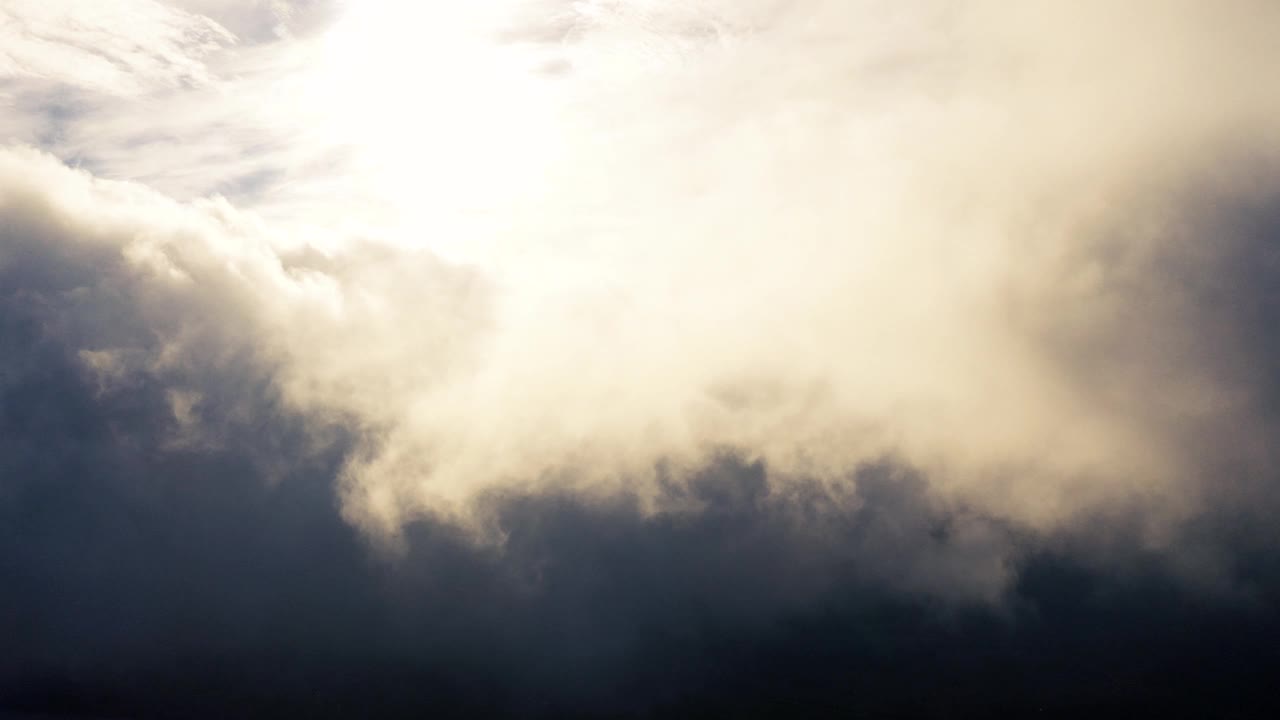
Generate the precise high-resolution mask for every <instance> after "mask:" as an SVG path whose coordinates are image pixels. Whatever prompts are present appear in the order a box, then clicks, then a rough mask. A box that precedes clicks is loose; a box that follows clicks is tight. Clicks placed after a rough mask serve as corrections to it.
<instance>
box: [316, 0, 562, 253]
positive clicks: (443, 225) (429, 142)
mask: <svg viewBox="0 0 1280 720" xmlns="http://www.w3.org/2000/svg"><path fill="white" fill-rule="evenodd" d="M504 5H505V6H509V5H510V3H509V2H493V1H490V2H468V3H458V4H456V6H455V9H454V10H453V11H452V14H451V15H450V17H448V19H447V21H442V20H441V10H440V8H439V7H438V6H437V5H436V4H435V3H422V4H419V3H411V2H401V1H398V0H361V1H360V2H350V3H348V4H347V5H346V6H345V8H344V10H343V16H342V18H341V19H340V20H339V21H338V22H337V23H335V25H334V27H333V29H332V30H330V31H329V32H328V33H327V35H326V36H325V37H324V38H323V39H322V45H321V53H320V57H319V59H318V61H317V62H316V67H315V68H314V72H313V73H312V76H311V79H310V81H309V87H310V91H309V93H308V94H309V95H311V96H312V98H313V99H314V100H315V101H316V102H317V103H318V110H319V115H320V117H321V118H323V120H322V122H323V123H324V124H325V125H326V126H327V130H328V132H330V133H333V134H334V136H335V138H336V139H337V141H338V143H339V144H340V145H342V146H344V147H348V148H351V149H352V151H353V152H354V154H355V159H356V162H357V163H358V165H359V167H360V168H361V173H362V175H363V181H364V182H365V183H366V184H367V190H368V191H369V192H370V193H371V195H372V196H373V198H374V199H375V202H376V203H377V204H378V205H380V206H381V207H382V208H383V217H382V218H380V221H381V224H383V227H382V228H381V229H382V230H389V231H391V232H388V233H387V234H388V235H389V236H394V237H396V238H399V239H400V240H399V241H400V242H405V243H408V244H412V245H426V246H429V247H431V248H432V249H433V250H434V251H436V252H439V253H441V254H443V255H445V256H446V257H450V258H452V259H455V260H468V261H481V260H483V258H484V256H485V254H486V253H487V252H488V251H489V250H490V249H489V248H486V247H483V246H482V243H481V242H480V240H479V238H483V237H492V236H493V232H494V230H495V229H497V228H495V223H498V222H499V218H500V217H501V215H502V213H501V212H499V210H500V209H503V208H506V209H509V208H510V204H511V203H512V202H515V198H517V197H518V195H519V192H518V190H519V189H520V188H525V187H528V183H529V182H530V181H531V180H532V179H534V178H536V177H537V176H538V174H539V172H540V169H541V168H544V167H545V164H546V163H547V161H548V158H549V154H548V153H549V152H550V150H551V148H552V147H553V146H554V145H555V143H556V141H555V132H554V128H555V127H556V124H555V123H554V122H552V115H553V113H554V112H555V95H556V92H557V89H556V87H555V79H554V78H548V77H546V76H544V75H541V74H539V73H537V72H536V71H535V70H536V65H535V62H536V59H535V58H533V57H532V53H531V52H530V51H529V50H528V49H527V48H523V47H521V46H519V45H513V44H510V43H503V42H500V31H501V29H502V19H503V13H502V12H501V11H502V10H503V9H504V8H503V6H504Z"/></svg>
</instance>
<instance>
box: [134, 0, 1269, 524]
mask: <svg viewBox="0 0 1280 720" xmlns="http://www.w3.org/2000/svg"><path fill="white" fill-rule="evenodd" d="M1141 4H1142V5H1143V7H1148V6H1149V8H1148V9H1150V10H1151V11H1152V12H1153V13H1154V12H1155V7H1156V4H1155V3H1154V2H1152V3H1141ZM998 5H999V4H997V3H991V2H984V1H983V0H973V1H971V2H963V3H958V4H957V3H944V2H934V1H933V0H919V1H917V2H910V3H903V4H900V5H896V6H894V7H893V8H888V7H886V6H885V5H884V4H882V3H876V2H852V3H850V2H843V1H836V0H830V1H826V0H823V1H818V2H811V3H803V4H782V3H776V2H768V1H766V0H754V1H751V2H739V3H728V2H716V1H713V0H705V1H702V2H694V3H667V2H657V1H652V2H640V1H638V0H637V1H635V2H620V1H618V2H567V1H564V2H561V1H559V0H522V1H521V2H515V1H514V0H513V1H511V2H486V3H448V4H442V3H414V2H393V1H392V0H376V1H370V2H349V3H344V4H341V5H340V6H339V7H338V10H337V11H336V13H335V15H334V17H333V19H332V22H331V23H330V24H329V25H328V26H327V27H326V28H325V29H324V31H323V32H319V33H318V34H316V35H315V36H314V37H310V38H305V39H298V40H281V41H279V42H281V43H284V45H285V47H286V51H281V55H282V56H283V57H286V58H290V60H289V61H288V62H285V61H284V60H275V61H273V62H274V63H275V64H272V63H265V64H264V65H263V67H265V68H268V69H270V68H274V67H277V66H280V67H285V66H287V68H288V72H287V73H285V72H283V71H282V73H281V76H280V77H279V78H277V77H276V76H273V75H270V73H269V72H268V70H260V71H259V72H260V74H263V75H266V76H267V77H268V80H270V82H257V81H255V80H254V78H255V77H257V76H255V75H253V74H252V73H248V72H245V71H242V70H241V69H240V67H241V66H238V65H235V64H234V63H231V64H229V65H226V66H225V67H224V66H216V67H218V68H220V69H221V70H222V75H221V78H222V79H221V80H220V82H221V83H222V84H215V85H214V88H213V90H212V91H210V92H220V93H221V97H224V98H227V97H234V96H235V93H236V92H239V91H244V92H245V93H248V94H249V95H250V97H253V98H254V99H255V100H256V101H258V102H263V103H266V104H267V105H269V106H270V107H272V108H274V109H273V110H272V112H271V113H268V115H269V116H270V120H271V123H272V127H273V128H274V129H275V130H274V132H275V133H276V135H273V136H271V138H270V142H264V143H263V146H264V147H279V148H281V149H280V150H279V151H278V153H277V157H279V158H281V159H282V164H283V167H284V169H283V170H281V171H279V172H280V174H281V179H278V180H276V181H275V184H274V185H273V186H272V192H274V193H277V194H281V195H283V196H285V197H286V198H288V200H289V202H287V203H279V204H276V205H273V204H272V202H273V198H274V197H275V196H273V195H272V192H262V193H260V195H261V197H260V198H258V201H259V202H260V203H261V204H262V207H263V208H264V209H263V210H262V212H263V213H264V215H263V217H266V218H268V220H269V222H268V223H266V224H264V225H261V226H259V225H256V224H255V222H256V221H254V220H250V219H246V218H248V217H253V216H248V215H242V214H240V213H239V212H238V211H233V210H230V209H229V208H223V209H221V210H219V211H218V212H219V213H220V214H219V217H220V218H222V219H220V220H219V221H218V222H230V223H231V225H232V226H234V227H235V228H236V230H235V233H238V235H236V237H237V238H239V239H237V240H235V242H234V243H231V245H235V243H241V242H248V243H250V244H252V243H253V242H260V243H263V247H264V248H267V249H266V250H262V253H266V254H265V255H262V254H253V253H251V254H249V255H247V256H236V259H234V260H233V261H231V262H233V264H237V265H243V264H246V263H248V264H252V263H257V262H259V261H262V258H263V257H270V256H271V253H273V252H280V253H281V256H280V260H279V261H278V262H279V267H276V268H274V269H272V268H270V267H264V268H261V269H260V270H261V272H263V273H266V274H267V275H268V276H271V277H273V278H275V280H273V284H272V285H271V286H270V288H272V289H265V288H259V287H254V288H252V289H249V290H246V292H248V293H249V294H250V295H251V296H253V297H255V298H256V300H255V301H254V302H253V303H251V304H250V305H251V307H253V308H256V309H253V310H251V311H249V313H250V315H251V316H252V317H253V318H254V320H253V321H252V323H250V325H251V326H252V327H255V328H257V330H256V331H257V332H261V333H263V336H264V337H266V338H270V341H269V342H267V343H265V347H269V348H271V354H272V357H273V361H275V362H277V363H278V368H279V369H278V371H277V381H278V385H279V387H280V389H281V391H282V392H283V394H284V396H285V397H286V398H287V399H288V401H289V402H290V403H292V404H293V405H294V406H295V407H296V408H299V409H300V410H303V411H305V412H308V413H314V414H316V415H317V416H322V417H343V418H347V419H349V420H350V422H351V423H353V424H354V426H355V427H356V428H357V429H358V434H359V435H360V437H361V438H362V441H361V445H360V452H359V453H357V454H355V455H354V456H353V458H352V459H351V461H350V463H349V465H348V468H347V472H346V475H345V478H346V479H345V483H346V484H345V488H346V499H347V503H348V504H347V510H348V514H349V517H351V518H353V519H355V520H356V521H357V522H359V523H361V524H362V525H364V526H366V527H368V528H370V529H371V530H374V531H377V532H383V533H390V534H394V533H395V532H396V530H397V529H398V527H399V525H400V524H401V523H402V522H403V521H404V520H405V519H407V518H411V517H413V516H415V514H417V513H421V512H427V511H431V510H432V509H438V508H440V507H458V506H461V505H465V504H466V503H467V501H468V500H469V499H470V498H473V497H475V496H477V495H478V494H482V493H484V492H487V491H489V490H492V489H495V488H502V487H510V486H513V485H521V486H533V487H541V486H544V485H557V486H559V485H572V486H574V487H579V488H586V489H590V490H591V491H593V492H604V493H612V492H617V491H623V490H626V491H634V492H637V493H639V494H640V495H642V496H643V495H646V493H647V492H648V489H651V488H652V487H655V486H654V485H653V482H654V480H655V478H656V477H657V475H658V474H659V470H658V468H668V469H669V468H682V469H684V470H692V469H695V468H697V467H700V466H702V465H704V464H705V463H707V462H709V461H711V459H713V458H715V457H717V456H719V454H720V453H723V452H724V451H725V450H726V449H727V450H730V451H732V452H736V453H738V454H740V455H742V456H744V457H747V458H750V459H758V460H762V461H764V462H766V463H767V465H768V467H769V468H770V471H771V477H772V478H773V479H774V481H775V482H786V478H797V477H805V478H811V479H812V478H817V479H819V480H822V481H832V482H834V481H838V480H839V479H841V478H844V477H847V476H848V474H849V473H850V472H851V471H853V470H854V469H855V468H857V467H859V466H860V465H861V464H865V463H866V462H869V461H872V460H874V459H876V458H880V457H885V456H892V457H900V458H902V459H903V461H904V462H906V463H908V464H911V465H913V466H915V467H918V468H920V469H921V470H922V471H923V472H925V473H926V474H927V475H928V477H929V478H930V482H931V484H932V487H933V490H934V491H935V492H937V493H938V494H939V495H940V496H946V497H951V498H959V500H960V501H963V502H966V503H971V504H974V505H975V506H979V507H983V508H986V509H987V510H988V511H990V512H992V513H994V514H996V515H1000V516H1008V517H1012V518H1016V519H1017V520H1018V521H1020V522H1027V523H1030V524H1032V525H1044V526H1052V525H1053V524H1055V523H1057V522H1061V521H1064V520H1065V519H1067V518H1069V517H1071V516H1072V515H1073V513H1075V512H1077V511H1079V510H1081V509H1082V508H1087V507H1093V506H1096V505H1097V504H1098V503H1101V502H1104V501H1108V500H1115V499H1118V498H1130V497H1135V496H1143V497H1146V496H1151V497H1154V498H1162V500H1160V502H1164V500H1163V498H1166V497H1168V498H1170V499H1169V505H1170V506H1171V507H1174V508H1175V510H1176V509H1177V508H1181V507H1183V506H1184V505H1186V504H1188V503H1190V502H1192V501H1191V500H1188V497H1190V495H1189V494H1188V493H1183V492H1181V490H1180V488H1182V487H1183V486H1186V485H1188V484H1193V483H1191V481H1190V480H1189V479H1188V478H1189V477H1191V476H1193V475H1195V474H1196V473H1197V472H1198V470H1195V469H1194V468H1192V469H1188V468H1191V466H1192V465H1194V463H1190V461H1188V459H1187V458H1186V457H1184V455H1183V453H1181V452H1180V450H1179V448H1180V446H1181V445H1182V443H1183V442H1184V440H1185V437H1186V433H1188V432H1189V430H1188V428H1190V427H1195V426H1197V423H1208V424H1213V423H1214V422H1217V421H1222V422H1224V423H1225V422H1226V420H1224V419H1223V418H1227V417H1234V414H1236V413H1241V412H1245V410H1244V408H1243V405H1242V404H1241V403H1242V401H1241V400H1240V399H1239V398H1240V397H1241V395H1240V393H1239V387H1237V385H1236V384H1235V383H1236V380H1235V379H1232V378H1229V377H1226V376H1224V375H1223V374H1222V373H1221V372H1220V371H1219V369H1218V368H1217V367H1216V366H1213V365H1212V364H1211V363H1210V364H1208V365H1204V364H1201V361H1200V360H1198V359H1195V358H1193V357H1192V356H1191V355H1188V354H1187V353H1188V352H1189V351H1188V350H1187V349H1186V348H1185V347H1183V345H1184V344H1185V343H1187V342H1189V341H1188V340H1187V337H1188V331H1187V330H1186V328H1187V327H1188V326H1189V325H1191V324H1194V323H1196V322H1198V320H1197V318H1196V316H1195V315H1194V313H1190V312H1189V311H1187V310H1186V308H1185V306H1184V305H1183V304H1182V300H1181V299H1180V297H1179V293H1180V292H1181V290H1179V289H1178V288H1177V287H1174V286H1168V287H1166V286H1163V285H1160V284H1159V283H1157V282H1155V281H1153V280H1150V279H1149V278H1150V277H1151V273H1152V271H1151V268H1152V267H1154V266H1155V265H1156V264H1157V263H1159V262H1162V260H1160V258H1162V257H1164V256H1165V255H1166V254H1168V253H1171V252H1173V253H1177V252H1181V250H1180V248H1181V247H1182V246H1183V245H1184V244H1185V243H1187V242H1190V241H1189V240H1188V239H1187V238H1186V237H1184V236H1182V235H1179V234H1178V233H1177V232H1174V231H1172V230H1171V228H1176V227H1178V226H1179V224H1180V223H1182V222H1184V221H1183V220H1182V218H1181V215H1180V214H1179V213H1180V210H1179V208H1178V207H1177V206H1176V203H1174V204H1171V203H1170V201H1168V199H1167V198H1168V197H1169V195H1170V194H1172V193H1178V192H1185V190H1184V189H1183V188H1184V187H1190V186H1191V185H1192V184H1193V183H1192V182H1191V178H1193V177H1194V176H1195V175H1196V173H1198V172H1200V168H1202V167H1204V166H1205V162H1206V159H1207V158H1210V157H1212V155H1213V154H1214V153H1215V152H1218V151H1219V150H1220V149H1222V148H1225V147H1227V146H1229V145H1230V143H1231V142H1232V138H1236V137H1240V134H1241V133H1242V132H1248V133H1253V134H1255V135H1256V136H1257V137H1264V138H1270V137H1274V135H1275V132H1276V131H1275V130H1274V127H1272V126H1271V125H1270V124H1269V123H1268V122H1267V120H1269V119H1271V118H1273V117H1274V116H1275V110H1276V101H1275V97H1274V94H1273V93H1266V92H1259V91H1258V90H1257V89H1256V87H1254V86H1252V85H1249V84H1247V83H1234V82H1223V81H1222V80H1221V77H1223V75H1221V74H1220V72H1219V71H1221V72H1226V71H1229V70H1230V71H1240V70H1244V69H1248V68H1252V67H1257V66H1258V65H1259V64H1260V63H1263V62H1265V61H1267V60H1269V59H1271V58H1272V55H1274V51H1273V50H1271V49H1269V46H1267V45H1266V44H1263V43H1258V42H1255V41H1254V39H1252V38H1254V36H1255V35H1256V33H1252V32H1249V31H1248V28H1245V27H1243V26H1242V25H1241V23H1242V22H1243V20H1242V19H1241V18H1242V17H1243V16H1239V17H1238V16H1235V15H1232V14H1230V13H1223V14H1217V15H1213V16H1212V17H1209V16H1208V15H1206V14H1205V13H1204V12H1203V11H1201V10H1198V9H1197V8H1195V7H1193V6H1192V5H1191V4H1187V3H1175V4H1174V6H1169V7H1165V8H1164V9H1163V10H1161V11H1160V12H1159V13H1156V14H1157V15H1158V16H1159V17H1160V18H1161V22H1159V23H1157V24H1154V25H1153V24H1149V23H1148V22H1147V21H1146V20H1145V19H1144V17H1145V16H1142V14H1141V13H1136V12H1134V13H1129V12H1126V13H1120V14H1115V13H1112V12H1111V11H1110V10H1106V9H1104V8H1102V7H1101V6H1100V5H1095V4H1093V3H1066V2H1062V3H1050V4H1049V5H1050V6H1051V7H1046V8H1045V9H1044V12H1036V13H1023V12H1005V11H1003V10H1001V9H1000V7H999V6H998ZM1162 7H1164V6H1162ZM1139 26H1141V27H1142V28H1143V29H1142V32H1144V33H1151V34H1152V38H1151V41H1150V42H1147V43H1145V44H1144V51H1145V54H1144V55H1142V56H1140V57H1139V56H1135V55H1133V54H1131V53H1128V52H1127V51H1126V50H1125V48H1124V47H1123V43H1122V42H1121V40H1122V38H1123V37H1125V36H1126V34H1127V33H1130V32H1138V28H1139ZM178 27H179V28H181V27H183V26H181V25H180V24H179V25H178ZM1064 28H1094V29H1097V30H1098V32H1097V33H1092V34H1089V35H1088V36H1087V38H1084V39H1080V40H1079V41H1078V42H1077V40H1075V39H1073V38H1074V36H1072V35H1071V34H1070V33H1069V32H1068V31H1067V30H1064ZM1237 30H1238V31H1239V33H1236V34H1234V35H1233V33H1235V31H1237ZM179 35H180V33H179ZM165 37H166V38H167V37H168V36H165ZM1226 37H1234V38H1235V40H1234V42H1233V43H1232V48H1231V51H1230V52H1225V51H1224V43H1226V41H1225V40H1224V38H1226ZM165 42H172V41H171V40H165ZM268 47H270V46H268ZM1085 49H1087V50H1088V52H1084V51H1083V50H1085ZM257 52H266V51H265V50H259V49H253V50H247V51H245V53H246V54H245V57H246V58H249V60H244V61H243V62H245V63H249V62H250V60H252V59H253V58H255V57H257V56H256V55H255V53H257ZM1201 57H1204V58H1206V61H1205V63H1199V62H1198V58H1201ZM1209 58H1212V62H1209ZM1211 70H1212V72H1211ZM237 73H238V74H237ZM255 83H256V84H255ZM264 88H265V89H264ZM278 88H288V89H289V92H290V93H291V94H289V95H288V96H287V97H288V99H289V102H279V103H274V104H272V103H270V102H267V101H268V100H269V99H270V98H271V97H272V94H271V93H272V91H274V90H275V89H278ZM1209 88H1213V92H1214V93H1215V94H1216V96H1217V97H1223V98H1228V99H1227V100H1224V101H1223V104H1222V105H1221V107H1219V108H1216V109H1215V110H1214V111H1212V112H1209V111H1206V110H1205V108H1204V102H1203V97H1204V94H1205V93H1206V92H1208V89H1209ZM1197 89H1198V90H1197ZM295 101H296V102H295ZM1103 118H1105V121H1104V120H1103ZM1268 128H1271V129H1268ZM291 133H295V134H296V135H297V137H294V136H293V135H291ZM126 140H127V138H126ZM121 142H122V143H123V142H125V141H121ZM273 143H274V144H273ZM326 153H329V154H326ZM122 156H123V154H122ZM333 158H338V159H337V160H334V159H333ZM243 162H247V161H243ZM233 167H239V165H234V166H233ZM250 167H252V166H250ZM247 177H248V178H249V181H247V182H248V187H250V188H252V187H253V183H254V182H258V180H255V178H258V176H257V175H254V174H252V173H249V174H247ZM266 177H267V181H270V180H271V178H272V176H271V175H269V174H268V175H267V176H266ZM290 193H293V194H290ZM244 194H245V196H246V197H251V198H252V197H255V196H254V195H253V194H252V193H251V192H249V191H244ZM217 207H219V208H222V206H221V205H218V206H217ZM249 207H251V208H252V207H254V205H253V202H249ZM227 218H233V219H232V220H228V219H227ZM335 227H336V228H341V229H342V231H341V232H338V231H335V229H334V228H335ZM246 228H249V229H246ZM252 228H256V229H252ZM272 228H276V230H273V229H272ZM279 228H289V232H282V231H280V230H279ZM280 237H287V238H290V241H289V242H284V241H281V239H280ZM311 238H315V239H314V240H312V239H311ZM322 240H323V242H321V241H322ZM209 242H211V243H213V249H212V250H211V251H210V252H213V253H214V254H215V255H216V254H217V253H220V252H223V251H224V249H219V248H222V245H219V244H218V243H219V242H221V241H218V240H217V239H216V238H211V239H210V240H209ZM228 242H229V241H228ZM309 244H310V245H314V246H317V247H320V248H321V249H322V250H323V251H324V252H323V253H320V254H321V255H323V257H319V258H318V257H316V255H315V254H314V253H313V254H311V255H308V254H307V253H306V252H303V251H302V249H304V248H305V247H306V246H307V245H309ZM231 245H228V247H230V246H231ZM147 256H148V257H160V258H166V257H168V256H167V255H165V253H159V252H158V251H156V250H155V248H154V247H152V248H150V249H148V251H147ZM295 256H297V257H295ZM1103 257H1119V258H1123V259H1124V261H1123V262H1117V263H1110V262H1103V261H1102V260H1100V259H1099V258H1103ZM299 258H301V259H299ZM269 264H270V263H269V262H268V265H269ZM188 274H190V273H188ZM279 288H286V290H279ZM1139 297H1141V298H1142V302H1146V303H1148V304H1149V307H1150V308H1151V313H1152V318H1153V320H1152V326H1151V327H1152V329H1151V330H1150V331H1149V333H1148V335H1149V337H1148V341H1149V345H1150V347H1151V348H1153V349H1144V348H1138V347H1135V346H1133V345H1131V344H1130V343H1128V342H1127V340H1126V333H1127V332H1128V331H1127V330H1126V327H1125V326H1124V325H1123V324H1122V323H1120V322H1118V321H1116V320H1115V319H1114V317H1113V316H1114V314H1115V313H1116V312H1118V311H1119V309H1120V308H1124V307H1128V306H1129V305H1130V304H1131V303H1133V302H1137V299H1136V298H1139ZM1064 337H1065V338H1070V341H1069V342H1067V341H1064V340H1062V338H1064ZM1064 343H1065V344H1066V347H1064ZM1150 363H1155V364H1157V365H1159V366H1160V367H1161V368H1162V369H1161V371H1160V374H1158V375H1157V374H1143V373H1139V372H1137V371H1136V370H1135V368H1137V367H1141V366H1144V365H1145V364H1150ZM1156 387H1160V388H1161V390H1160V391H1159V392H1158V393H1157V392H1156V390H1155V388H1156ZM1157 396H1158V398H1157ZM1215 418H1217V420H1215ZM1153 502H1154V501H1153ZM1157 504H1158V503H1157ZM1171 512H1174V511H1171ZM1174 514H1176V512H1174Z"/></svg>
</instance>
